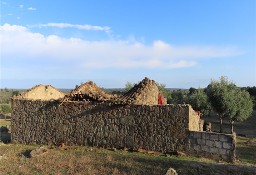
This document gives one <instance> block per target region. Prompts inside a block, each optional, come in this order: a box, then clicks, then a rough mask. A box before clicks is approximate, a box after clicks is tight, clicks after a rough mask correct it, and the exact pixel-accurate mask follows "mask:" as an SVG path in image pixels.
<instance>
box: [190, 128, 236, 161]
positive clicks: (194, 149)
mask: <svg viewBox="0 0 256 175" xmlns="http://www.w3.org/2000/svg"><path fill="white" fill-rule="evenodd" d="M189 141H190V152H191V154H195V155H199V156H203V157H209V158H213V159H216V160H225V161H229V162H234V161H235V148H236V135H235V134H221V133H213V132H198V131H197V132H193V131H191V132H190V133H189Z"/></svg>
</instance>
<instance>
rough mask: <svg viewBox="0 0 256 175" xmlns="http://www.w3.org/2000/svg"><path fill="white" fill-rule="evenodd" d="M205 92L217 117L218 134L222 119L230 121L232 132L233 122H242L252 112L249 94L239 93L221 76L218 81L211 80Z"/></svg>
mask: <svg viewBox="0 0 256 175" xmlns="http://www.w3.org/2000/svg"><path fill="white" fill-rule="evenodd" d="M206 92H207V96H208V98H209V101H210V103H211V106H212V108H213V109H214V111H215V112H216V113H217V114H218V116H219V120H220V132H222V121H223V118H227V119H229V120H230V121H231V130H232V132H233V123H234V121H236V120H238V121H243V120H244V119H246V118H248V117H249V116H250V113H251V112H252V100H251V98H250V96H249V94H248V93H245V91H241V89H240V88H238V87H236V85H235V84H234V83H233V82H230V81H229V80H228V79H227V78H226V77H223V76H222V77H221V78H220V80H219V81H215V80H212V81H211V83H210V84H209V85H208V87H207V90H206Z"/></svg>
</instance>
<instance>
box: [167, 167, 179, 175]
mask: <svg viewBox="0 0 256 175" xmlns="http://www.w3.org/2000/svg"><path fill="white" fill-rule="evenodd" d="M165 175H178V173H177V172H176V170H175V169H173V168H169V169H168V171H167V172H166V174H165Z"/></svg>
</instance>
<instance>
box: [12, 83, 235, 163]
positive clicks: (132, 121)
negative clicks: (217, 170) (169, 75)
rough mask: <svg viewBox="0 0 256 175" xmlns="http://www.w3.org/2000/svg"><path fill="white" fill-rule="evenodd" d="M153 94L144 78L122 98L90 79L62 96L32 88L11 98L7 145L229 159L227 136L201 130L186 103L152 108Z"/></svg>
mask: <svg viewBox="0 0 256 175" xmlns="http://www.w3.org/2000/svg"><path fill="white" fill-rule="evenodd" d="M158 93H159V90H158V87H157V85H156V83H155V82H154V81H153V80H150V79H148V78H145V79H143V80H142V81H141V82H140V83H138V84H137V85H135V86H134V87H133V88H132V89H131V90H130V91H128V92H127V93H125V94H124V95H113V94H108V93H106V92H105V91H103V90H102V89H101V88H99V87H98V86H97V85H96V84H95V83H94V82H91V81H90V82H87V83H84V84H82V85H81V86H79V87H77V88H76V89H74V90H73V91H71V93H69V94H67V95H64V94H63V93H62V92H60V91H59V90H57V89H56V88H53V87H52V86H43V85H38V86H35V87H33V88H32V89H30V90H28V91H27V92H25V93H23V94H21V95H20V96H17V97H14V98H12V126H11V130H12V141H13V142H14V143H23V144H45V145H58V144H60V143H64V144H65V145H85V146H97V147H104V148H129V149H133V150H136V149H139V148H143V149H146V150H152V151H159V152H171V151H175V150H176V151H184V152H187V153H189V154H197V155H202V156H206V157H213V158H216V159H223V160H227V161H231V160H232V159H233V158H234V156H235V150H234V149H235V144H234V137H233V136H232V135H227V134H219V133H209V132H208V133H206V132H203V131H202V126H201V124H200V123H201V122H200V117H199V115H198V114H197V113H196V112H195V111H194V110H193V109H192V107H191V106H190V105H184V104H183V105H167V104H166V105H157V99H158Z"/></svg>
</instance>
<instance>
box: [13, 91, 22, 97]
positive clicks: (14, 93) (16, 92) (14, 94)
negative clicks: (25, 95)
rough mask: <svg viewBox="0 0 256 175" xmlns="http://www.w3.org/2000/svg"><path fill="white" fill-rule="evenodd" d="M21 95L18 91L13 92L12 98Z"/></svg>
mask: <svg viewBox="0 0 256 175" xmlns="http://www.w3.org/2000/svg"><path fill="white" fill-rule="evenodd" d="M19 94H20V91H18V90H15V91H12V96H17V95H19Z"/></svg>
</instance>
